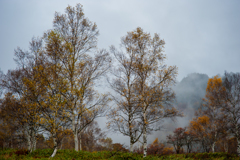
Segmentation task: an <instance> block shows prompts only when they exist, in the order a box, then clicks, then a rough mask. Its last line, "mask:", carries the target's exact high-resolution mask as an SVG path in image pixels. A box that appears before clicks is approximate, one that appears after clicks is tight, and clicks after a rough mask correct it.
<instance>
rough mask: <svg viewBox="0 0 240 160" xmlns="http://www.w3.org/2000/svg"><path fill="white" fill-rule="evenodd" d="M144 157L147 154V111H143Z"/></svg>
mask: <svg viewBox="0 0 240 160" xmlns="http://www.w3.org/2000/svg"><path fill="white" fill-rule="evenodd" d="M143 120H144V122H143V157H146V156H147V124H146V112H144V113H143Z"/></svg>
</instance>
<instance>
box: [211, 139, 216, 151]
mask: <svg viewBox="0 0 240 160" xmlns="http://www.w3.org/2000/svg"><path fill="white" fill-rule="evenodd" d="M215 144H216V142H213V144H212V153H214V152H215Z"/></svg>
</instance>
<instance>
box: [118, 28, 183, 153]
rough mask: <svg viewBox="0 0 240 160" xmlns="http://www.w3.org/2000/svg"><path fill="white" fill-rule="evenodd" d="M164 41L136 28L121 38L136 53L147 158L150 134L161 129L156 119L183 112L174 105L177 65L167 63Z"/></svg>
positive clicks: (126, 46) (135, 60)
mask: <svg viewBox="0 0 240 160" xmlns="http://www.w3.org/2000/svg"><path fill="white" fill-rule="evenodd" d="M164 44H165V42H164V40H162V39H160V36H159V34H154V36H153V37H151V35H150V34H149V33H145V32H143V30H142V29H141V28H137V29H136V30H134V31H132V32H128V33H127V35H126V36H124V37H123V38H122V45H123V46H124V48H125V50H126V52H127V53H128V54H129V55H133V58H132V60H133V66H132V72H133V73H134V74H135V76H136V85H135V86H136V87H135V94H136V97H137V103H135V104H136V105H138V107H139V108H140V117H141V118H140V119H141V120H140V125H141V127H142V133H143V144H144V157H145V156H146V155H147V133H150V132H151V131H153V130H159V129H160V127H159V125H156V124H157V122H159V121H162V120H164V119H165V118H174V117H176V116H181V114H180V113H179V112H178V111H177V110H176V109H175V108H174V107H172V105H171V102H172V101H173V100H174V97H175V96H174V93H173V91H172V89H171V87H170V86H171V85H173V84H174V83H175V77H176V75H177V67H176V66H169V67H167V66H166V65H165V64H164V60H165V58H166V56H165V55H164V54H163V53H162V52H163V47H164Z"/></svg>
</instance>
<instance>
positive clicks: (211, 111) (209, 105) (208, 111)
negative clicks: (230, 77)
mask: <svg viewBox="0 0 240 160" xmlns="http://www.w3.org/2000/svg"><path fill="white" fill-rule="evenodd" d="M224 93H225V87H224V86H223V84H222V79H221V78H219V77H218V76H214V77H213V78H210V79H209V80H208V84H207V88H206V95H205V98H203V102H204V103H203V110H202V112H203V113H202V114H204V115H207V116H208V117H209V120H210V123H211V124H212V127H213V128H212V134H213V136H212V144H211V149H212V152H213V153H214V152H215V145H216V142H217V140H218V139H219V138H220V134H221V131H222V130H223V129H224V128H225V129H226V125H227V124H226V123H224V121H223V119H225V118H226V116H225V115H224V113H223V112H222V110H221V107H222V106H223V105H224V99H223V94H224Z"/></svg>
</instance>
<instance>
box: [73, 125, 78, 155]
mask: <svg viewBox="0 0 240 160" xmlns="http://www.w3.org/2000/svg"><path fill="white" fill-rule="evenodd" d="M73 134H74V143H75V151H79V148H78V133H77V129H76V128H75V131H74V133H73Z"/></svg>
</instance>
